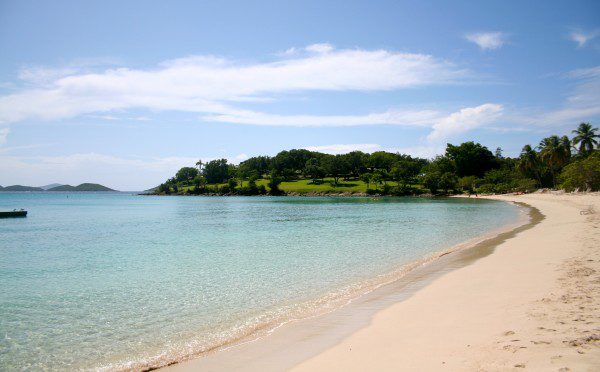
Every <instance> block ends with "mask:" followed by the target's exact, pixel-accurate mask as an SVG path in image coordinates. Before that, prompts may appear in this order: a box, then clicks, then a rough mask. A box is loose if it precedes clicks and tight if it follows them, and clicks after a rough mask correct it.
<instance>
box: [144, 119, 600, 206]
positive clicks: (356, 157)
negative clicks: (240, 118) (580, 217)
mask: <svg viewBox="0 0 600 372" xmlns="http://www.w3.org/2000/svg"><path fill="white" fill-rule="evenodd" d="M572 132H573V134H574V136H573V138H569V137H567V136H562V137H559V136H550V137H546V138H544V139H542V140H541V141H540V143H539V145H538V146H535V147H533V146H531V145H525V146H524V147H523V149H522V151H521V153H520V155H519V156H518V157H516V158H510V157H504V156H503V155H502V149H501V148H497V149H496V150H495V152H494V153H492V152H491V151H490V150H489V149H488V148H487V147H485V146H482V145H481V144H479V143H475V142H464V143H462V144H460V145H452V144H448V145H447V147H446V152H445V154H444V155H440V156H437V157H435V158H434V159H422V158H416V157H411V156H409V155H404V154H399V153H390V152H385V151H377V152H373V153H371V154H368V153H363V152H361V151H352V152H349V153H347V154H340V155H330V154H324V153H320V152H315V151H309V150H305V149H293V150H286V151H281V152H279V153H278V154H277V155H275V156H273V157H269V156H255V157H252V158H249V159H248V160H245V161H243V162H241V163H240V164H239V165H234V164H231V163H229V162H228V161H227V159H217V160H212V161H209V162H206V163H204V162H202V161H198V162H197V163H196V164H195V167H183V168H181V169H179V171H177V173H176V174H175V176H174V177H172V178H170V179H168V180H167V181H166V182H164V183H162V184H161V185H159V186H158V187H156V188H155V189H153V193H154V194H177V195H336V194H337V195H390V196H404V195H421V194H428V195H448V194H456V193H468V194H473V193H481V194H491V193H500V194H501V193H509V192H532V191H534V190H536V189H539V188H552V189H557V188H562V189H564V190H567V191H574V190H580V191H586V190H589V191H598V190H600V150H599V149H598V146H599V138H600V135H599V134H598V128H594V127H593V126H592V125H591V124H589V123H581V124H580V125H579V126H578V127H577V129H575V130H573V131H572Z"/></svg>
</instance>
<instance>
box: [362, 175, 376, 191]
mask: <svg viewBox="0 0 600 372" xmlns="http://www.w3.org/2000/svg"><path fill="white" fill-rule="evenodd" d="M372 177H373V175H372V174H371V173H363V174H361V175H360V180H361V181H363V182H364V183H365V184H366V185H367V190H368V189H369V184H370V183H371V178H372Z"/></svg>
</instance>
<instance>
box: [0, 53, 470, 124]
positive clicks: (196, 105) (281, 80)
mask: <svg viewBox="0 0 600 372" xmlns="http://www.w3.org/2000/svg"><path fill="white" fill-rule="evenodd" d="M310 49H311V50H312V51H314V52H315V53H310V54H308V55H304V56H300V57H295V58H284V59H281V60H276V61H274V62H269V63H255V64H240V63H236V62H235V61H229V60H225V59H221V58H215V57H212V56H196V57H188V58H182V59H176V60H171V61H166V62H164V63H162V64H160V65H159V66H158V67H156V68H154V69H129V68H117V69H108V70H105V71H102V72H96V73H71V72H70V71H69V72H68V76H62V74H60V73H59V74H57V77H56V78H55V79H52V78H51V77H49V76H53V75H52V74H45V73H35V74H33V75H34V76H36V77H34V78H29V77H28V81H27V84H26V85H25V87H24V88H22V89H21V90H19V91H17V92H15V93H13V94H8V95H4V96H0V122H5V123H8V122H16V121H21V120H26V119H32V118H35V119H45V120H53V119H54V120H58V119H64V118H69V117H74V116H78V115H82V114H94V113H95V114H100V113H108V112H110V111H114V110H126V109H136V108H143V109H149V110H176V111H184V112H198V113H203V114H206V115H208V116H209V117H210V115H217V116H219V115H222V118H223V117H229V116H230V115H233V116H234V117H237V116H238V114H239V111H240V110H237V109H236V108H234V107H231V106H230V105H229V103H231V102H236V101H240V100H250V101H252V100H264V99H265V95H268V94H277V95H279V96H280V95H281V94H284V93H295V92H301V91H382V90H395V89H402V88H408V87H415V86H425V85H435V84H450V83H459V82H462V81H464V79H466V78H469V77H470V73H469V72H468V71H466V70H463V69H459V68H457V67H456V66H454V65H452V64H450V63H447V62H445V61H441V60H437V59H435V58H434V57H432V56H429V55H423V54H410V53H397V52H392V51H387V50H362V49H352V50H350V49H343V50H335V49H333V48H332V47H331V46H329V45H327V44H321V45H319V46H315V45H313V46H311V47H310ZM30 75H31V74H30ZM40 75H42V76H43V78H38V77H37V76H40ZM40 80H41V81H40ZM48 80H50V81H48ZM36 81H37V82H38V83H37V84H35V82H36ZM31 84H33V86H31Z"/></svg>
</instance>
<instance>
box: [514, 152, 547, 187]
mask: <svg viewBox="0 0 600 372" xmlns="http://www.w3.org/2000/svg"><path fill="white" fill-rule="evenodd" d="M517 166H518V168H519V170H520V171H521V173H522V174H523V175H524V176H525V177H531V178H534V179H536V180H537V181H538V182H539V183H540V184H541V183H542V175H541V170H540V159H539V156H538V153H537V152H535V150H534V149H533V148H532V147H531V145H525V146H523V149H522V150H521V155H520V156H519V162H518V165H517Z"/></svg>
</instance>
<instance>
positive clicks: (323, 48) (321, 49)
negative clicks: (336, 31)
mask: <svg viewBox="0 0 600 372" xmlns="http://www.w3.org/2000/svg"><path fill="white" fill-rule="evenodd" d="M304 49H305V50H306V51H307V52H312V53H329V52H331V51H332V50H333V46H332V45H331V44H327V43H320V44H312V45H309V46H307V47H306V48H304Z"/></svg>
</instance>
